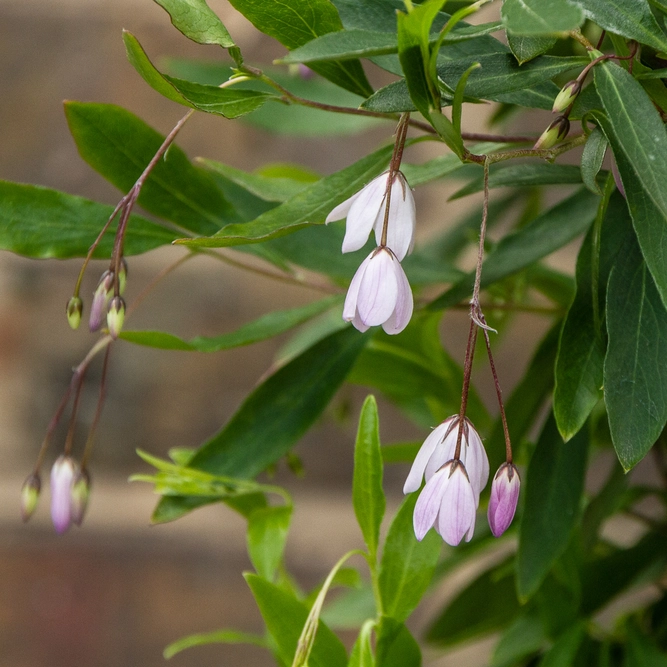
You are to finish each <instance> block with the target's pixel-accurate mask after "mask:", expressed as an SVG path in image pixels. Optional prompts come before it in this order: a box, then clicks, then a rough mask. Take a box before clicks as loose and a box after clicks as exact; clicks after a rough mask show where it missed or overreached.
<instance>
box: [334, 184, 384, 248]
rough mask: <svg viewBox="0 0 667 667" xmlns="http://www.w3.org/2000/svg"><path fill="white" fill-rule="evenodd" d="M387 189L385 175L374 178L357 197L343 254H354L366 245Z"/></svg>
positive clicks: (348, 219) (349, 215) (347, 223)
mask: <svg viewBox="0 0 667 667" xmlns="http://www.w3.org/2000/svg"><path fill="white" fill-rule="evenodd" d="M386 187H387V175H386V173H385V174H381V175H380V176H378V177H377V178H374V179H373V180H372V181H371V182H370V183H369V184H368V185H367V186H366V187H365V188H364V189H363V190H361V192H359V193H357V195H355V197H354V201H353V202H352V206H351V207H350V210H349V212H348V214H347V222H346V223H345V238H344V239H343V252H354V251H355V250H359V248H363V247H364V245H366V241H368V236H369V234H370V233H371V230H372V229H373V223H374V222H375V218H376V217H377V214H378V210H379V209H380V206H381V205H382V202H383V199H384V194H385V189H386ZM334 210H335V209H334Z"/></svg>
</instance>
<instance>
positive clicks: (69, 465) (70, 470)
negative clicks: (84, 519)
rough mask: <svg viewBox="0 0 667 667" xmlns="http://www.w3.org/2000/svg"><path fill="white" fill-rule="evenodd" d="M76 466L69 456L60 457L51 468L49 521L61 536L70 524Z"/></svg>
mask: <svg viewBox="0 0 667 667" xmlns="http://www.w3.org/2000/svg"><path fill="white" fill-rule="evenodd" d="M75 473H76V465H75V463H74V461H73V460H72V459H71V458H70V457H69V456H60V457H59V458H58V459H57V460H56V462H55V463H54V464H53V468H51V520H52V521H53V527H54V528H55V529H56V533H58V534H59V535H62V534H63V533H64V532H65V531H66V530H67V529H68V528H69V527H70V524H71V522H72V516H71V503H72V495H71V493H72V482H73V480H74V475H75Z"/></svg>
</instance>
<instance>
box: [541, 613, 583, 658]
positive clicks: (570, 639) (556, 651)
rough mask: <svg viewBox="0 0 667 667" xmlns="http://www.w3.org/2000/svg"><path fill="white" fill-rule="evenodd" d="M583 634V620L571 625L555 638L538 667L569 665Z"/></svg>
mask: <svg viewBox="0 0 667 667" xmlns="http://www.w3.org/2000/svg"><path fill="white" fill-rule="evenodd" d="M585 636H586V630H585V626H584V624H583V622H580V623H577V624H575V625H573V626H572V627H571V628H569V629H568V630H566V631H565V632H564V633H563V634H562V635H561V636H560V637H558V639H556V641H555V643H554V645H553V646H552V647H551V648H550V649H549V650H548V651H547V653H546V654H545V655H544V657H543V658H542V660H541V662H540V667H571V665H572V664H573V663H574V658H575V656H576V655H577V651H578V650H579V647H580V646H581V644H582V642H583V641H584V637H585Z"/></svg>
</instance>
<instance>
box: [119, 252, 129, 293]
mask: <svg viewBox="0 0 667 667" xmlns="http://www.w3.org/2000/svg"><path fill="white" fill-rule="evenodd" d="M126 284H127V262H126V261H125V258H124V257H123V258H122V259H121V260H120V271H119V272H118V291H119V292H120V294H121V295H122V294H123V293H124V292H125V285H126Z"/></svg>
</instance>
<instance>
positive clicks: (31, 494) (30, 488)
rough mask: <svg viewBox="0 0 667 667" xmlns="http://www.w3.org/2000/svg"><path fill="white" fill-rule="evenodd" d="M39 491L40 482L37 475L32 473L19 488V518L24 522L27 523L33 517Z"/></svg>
mask: <svg viewBox="0 0 667 667" xmlns="http://www.w3.org/2000/svg"><path fill="white" fill-rule="evenodd" d="M41 490H42V480H41V478H40V476H39V473H36V472H34V473H32V475H29V476H28V477H27V478H26V480H25V482H23V487H22V488H21V516H22V517H23V520H24V521H27V520H28V519H29V518H30V517H31V516H32V515H33V513H34V511H35V509H36V507H37V502H38V501H39V492H40V491H41Z"/></svg>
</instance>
